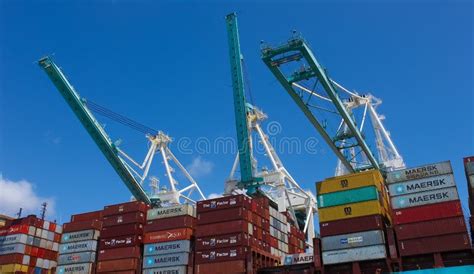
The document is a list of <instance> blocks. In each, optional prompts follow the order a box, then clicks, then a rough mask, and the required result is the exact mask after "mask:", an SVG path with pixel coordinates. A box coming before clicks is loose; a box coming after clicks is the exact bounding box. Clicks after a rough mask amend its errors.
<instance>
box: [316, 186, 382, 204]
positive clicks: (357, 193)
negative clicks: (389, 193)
mask: <svg viewBox="0 0 474 274" xmlns="http://www.w3.org/2000/svg"><path fill="white" fill-rule="evenodd" d="M378 199H379V192H378V189H377V188H376V187H375V186H367V187H362V188H356V189H351V190H345V191H338V192H332V193H327V194H321V195H318V207H319V208H323V207H330V206H338V205H345V204H351V203H358V202H365V201H371V200H378Z"/></svg>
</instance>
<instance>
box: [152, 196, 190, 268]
mask: <svg viewBox="0 0 474 274" xmlns="http://www.w3.org/2000/svg"><path fill="white" fill-rule="evenodd" d="M195 217H196V213H195V209H194V207H193V206H192V205H188V204H185V205H177V206H172V207H166V208H156V209H150V210H148V213H147V224H146V225H145V240H144V242H145V247H144V251H143V256H144V259H143V273H147V274H148V273H149V274H155V273H156V274H158V273H175V274H186V273H188V274H192V273H193V264H194V256H193V255H194V254H193V246H194V239H193V234H194V227H195V224H196V218H195Z"/></svg>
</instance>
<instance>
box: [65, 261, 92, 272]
mask: <svg viewBox="0 0 474 274" xmlns="http://www.w3.org/2000/svg"><path fill="white" fill-rule="evenodd" d="M92 271H93V264H92V263H88V264H69V265H61V266H58V268H56V273H61V274H89V273H92Z"/></svg>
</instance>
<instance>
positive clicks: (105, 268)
mask: <svg viewBox="0 0 474 274" xmlns="http://www.w3.org/2000/svg"><path fill="white" fill-rule="evenodd" d="M139 267H140V260H139V259H136V258H131V259H119V260H111V261H103V262H97V273H101V272H113V273H117V271H124V270H137V269H139Z"/></svg>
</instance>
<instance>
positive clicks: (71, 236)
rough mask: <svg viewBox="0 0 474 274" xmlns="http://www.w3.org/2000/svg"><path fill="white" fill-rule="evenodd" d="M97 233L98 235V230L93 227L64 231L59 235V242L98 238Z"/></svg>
mask: <svg viewBox="0 0 474 274" xmlns="http://www.w3.org/2000/svg"><path fill="white" fill-rule="evenodd" d="M99 235H100V232H99V231H98V230H95V229H88V230H82V231H76V232H70V233H64V234H63V235H62V236H61V243H71V242H79V241H87V240H97V239H98V238H99Z"/></svg>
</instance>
